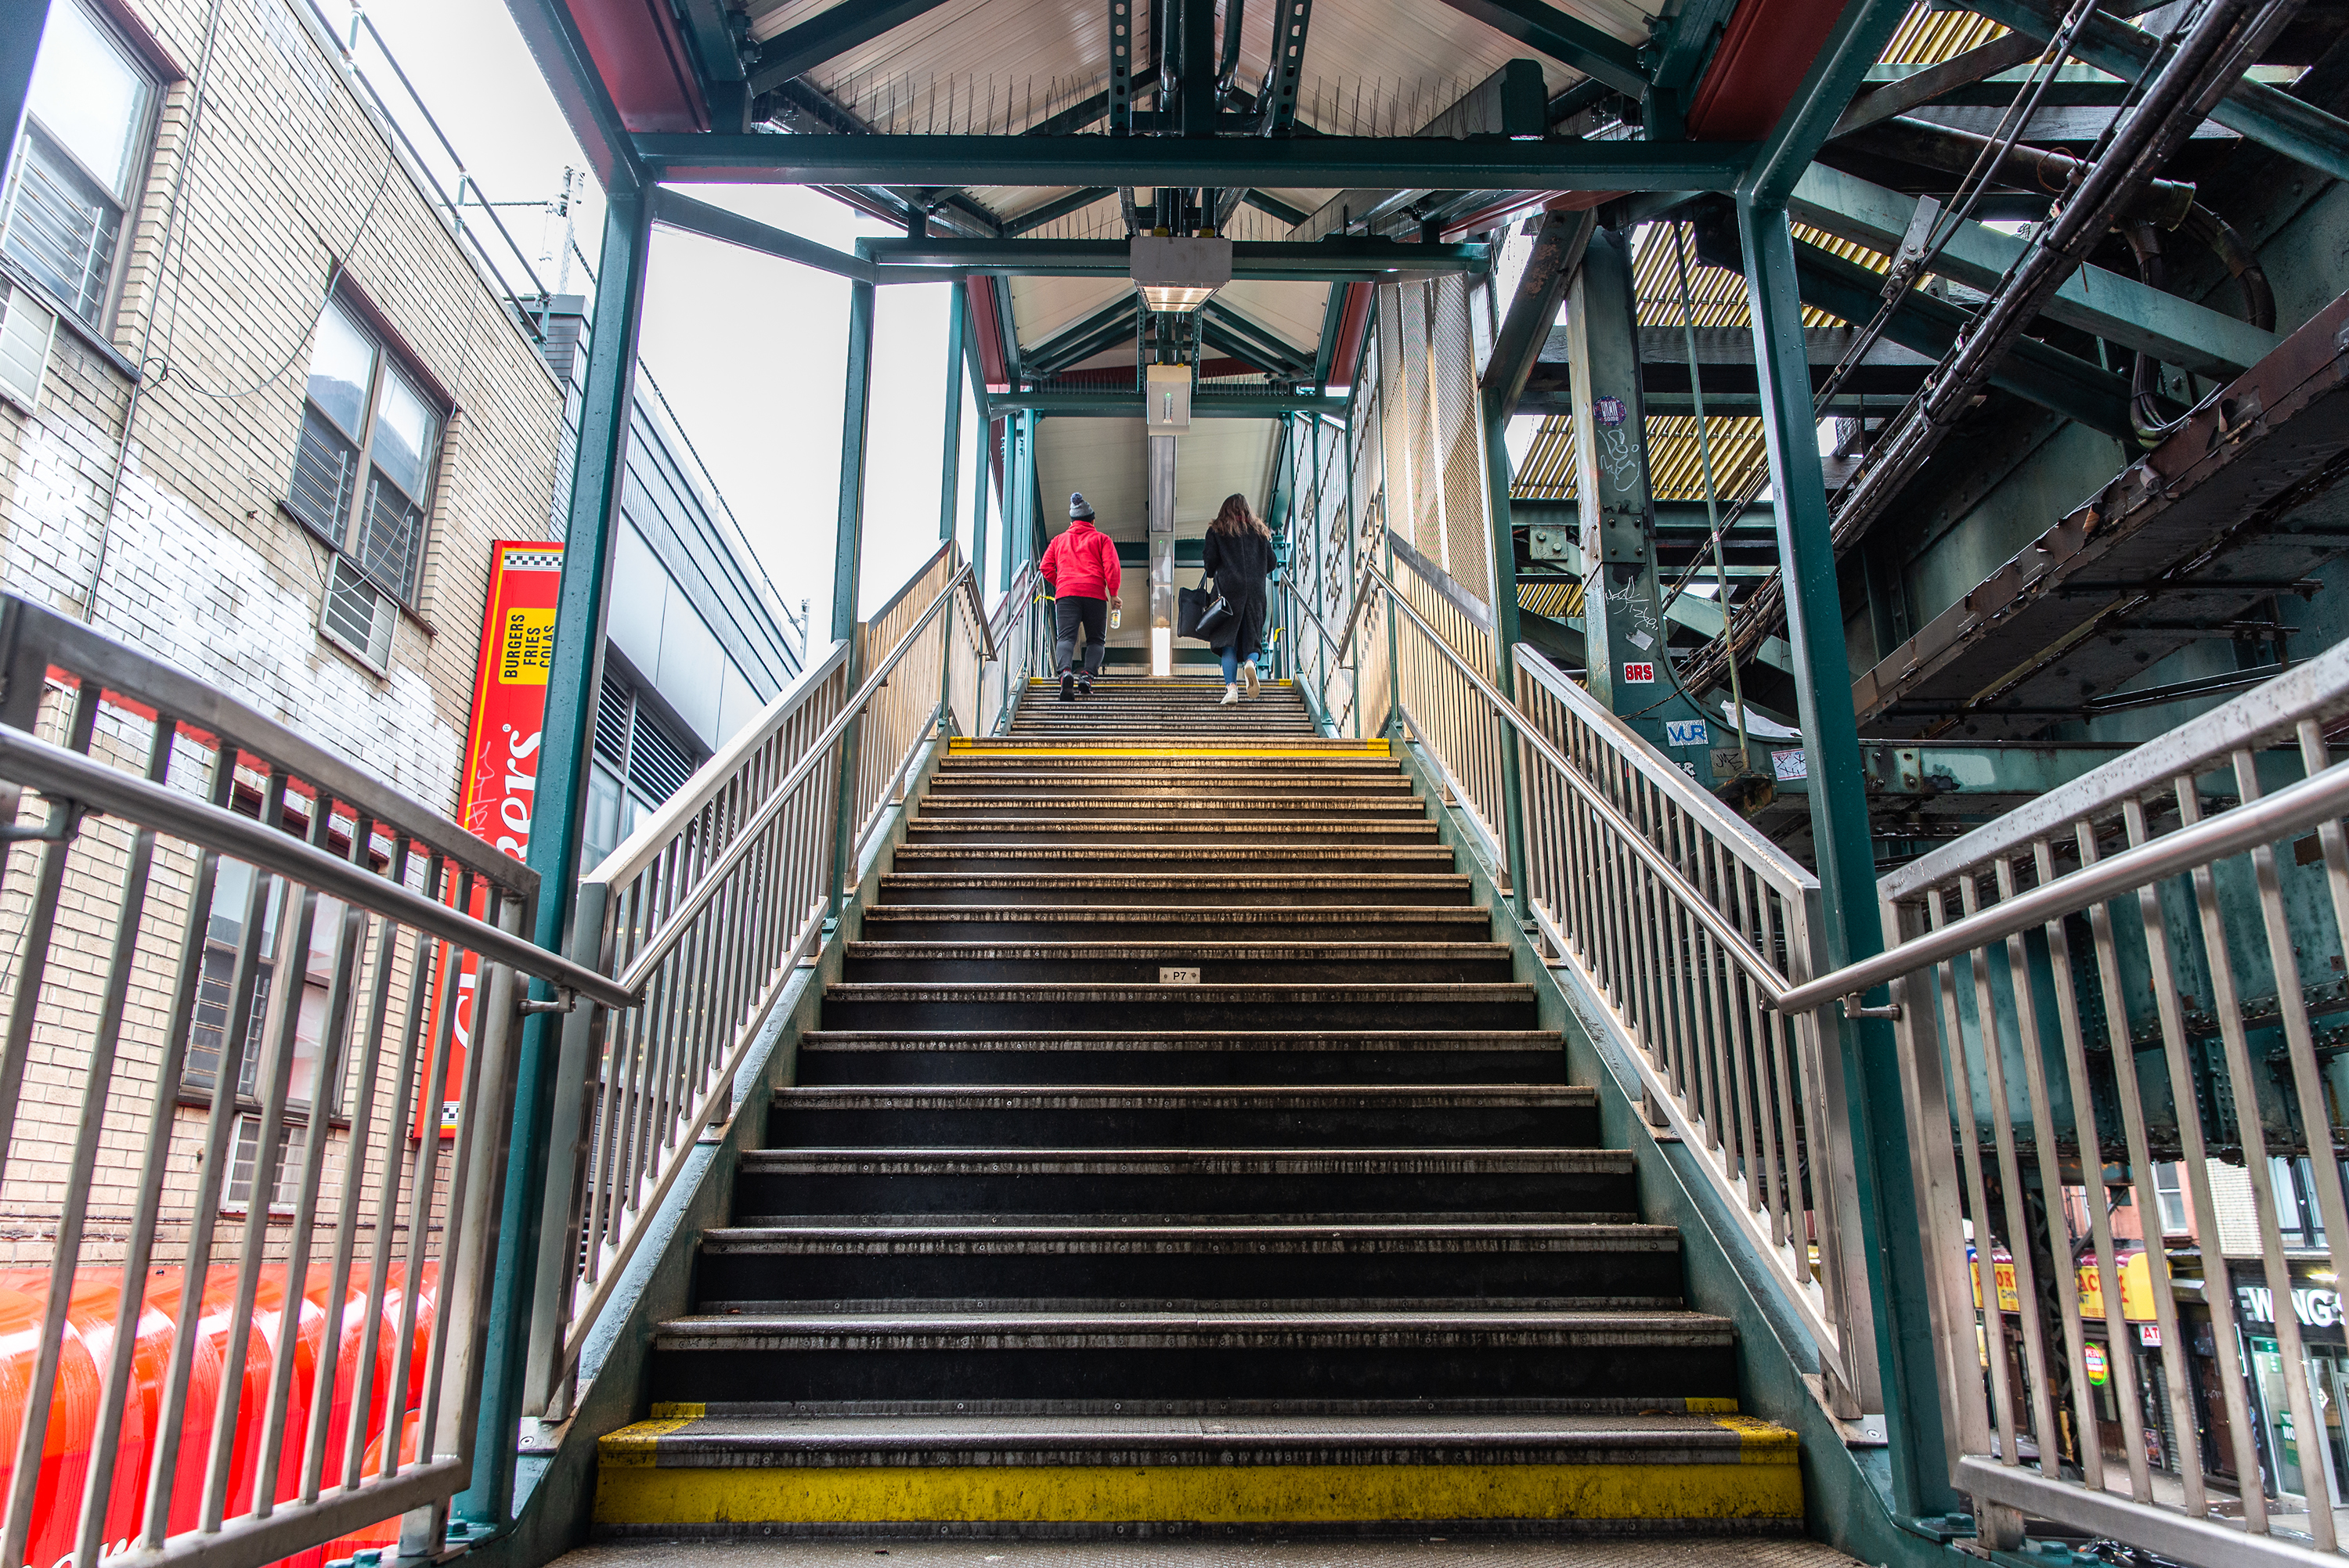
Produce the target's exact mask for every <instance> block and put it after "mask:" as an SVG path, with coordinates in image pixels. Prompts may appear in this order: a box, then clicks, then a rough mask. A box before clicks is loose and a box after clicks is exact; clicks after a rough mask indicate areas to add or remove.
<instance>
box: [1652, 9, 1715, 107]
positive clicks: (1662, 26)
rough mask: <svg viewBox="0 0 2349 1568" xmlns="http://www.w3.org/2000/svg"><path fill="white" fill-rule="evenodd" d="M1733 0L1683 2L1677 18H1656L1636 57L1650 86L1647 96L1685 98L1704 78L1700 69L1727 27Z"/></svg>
mask: <svg viewBox="0 0 2349 1568" xmlns="http://www.w3.org/2000/svg"><path fill="white" fill-rule="evenodd" d="M1736 8H1737V0H1686V3H1685V4H1684V5H1682V6H1681V8H1680V12H1679V14H1678V15H1674V16H1671V17H1669V18H1666V17H1658V18H1657V20H1656V22H1655V24H1654V28H1653V31H1652V33H1651V36H1650V38H1649V41H1648V46H1647V47H1646V48H1645V49H1642V50H1641V51H1640V57H1641V58H1642V59H1643V60H1646V61H1647V62H1648V65H1649V76H1650V77H1651V80H1652V81H1653V83H1654V87H1653V88H1652V89H1651V93H1650V97H1651V100H1652V99H1653V98H1658V97H1661V96H1664V95H1671V96H1673V97H1676V98H1687V97H1688V96H1689V95H1690V94H1692V92H1694V90H1695V88H1696V85H1697V83H1699V82H1701V81H1702V80H1703V79H1704V67H1706V65H1708V64H1709V63H1710V62H1711V61H1712V59H1713V50H1714V48H1715V47H1716V46H1719V44H1720V42H1721V34H1722V30H1723V28H1725V27H1727V26H1729V14H1730V13H1731V12H1732V11H1734V10H1735V9H1736Z"/></svg>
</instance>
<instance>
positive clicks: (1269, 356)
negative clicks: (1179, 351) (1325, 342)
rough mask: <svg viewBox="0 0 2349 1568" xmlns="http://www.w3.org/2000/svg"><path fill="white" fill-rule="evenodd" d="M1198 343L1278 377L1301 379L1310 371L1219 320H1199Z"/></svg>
mask: <svg viewBox="0 0 2349 1568" xmlns="http://www.w3.org/2000/svg"><path fill="white" fill-rule="evenodd" d="M1199 346H1201V347H1202V348H1203V349H1206V348H1212V349H1214V350H1215V351H1216V353H1218V354H1220V355H1222V356H1224V357H1225V358H1226V359H1237V360H1238V361H1239V362H1240V363H1241V364H1242V365H1246V366H1252V367H1253V368H1255V369H1257V370H1261V371H1262V372H1264V373H1265V374H1266V375H1267V376H1270V377H1276V378H1278V379H1281V380H1288V381H1301V380H1303V379H1304V378H1305V377H1308V376H1309V375H1311V374H1312V371H1311V369H1310V368H1309V367H1307V366H1298V365H1292V364H1290V363H1288V361H1287V360H1284V359H1283V358H1281V356H1278V355H1277V354H1275V353H1273V352H1272V351H1271V350H1270V349H1268V348H1266V347H1265V346H1262V345H1261V344H1259V343H1257V341H1256V340H1255V339H1254V338H1248V337H1242V336H1240V335H1238V334H1237V333H1235V332H1233V331H1232V330H1231V329H1230V328H1229V327H1227V326H1225V325H1222V324H1220V323H1218V322H1214V321H1202V322H1200V323H1199Z"/></svg>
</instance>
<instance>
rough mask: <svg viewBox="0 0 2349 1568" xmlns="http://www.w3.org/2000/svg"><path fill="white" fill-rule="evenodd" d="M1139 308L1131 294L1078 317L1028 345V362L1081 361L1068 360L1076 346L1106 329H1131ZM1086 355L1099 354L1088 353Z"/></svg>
mask: <svg viewBox="0 0 2349 1568" xmlns="http://www.w3.org/2000/svg"><path fill="white" fill-rule="evenodd" d="M1140 308H1141V301H1140V297H1139V296H1138V295H1136V294H1131V293H1128V294H1120V295H1118V297H1117V298H1115V299H1113V300H1112V301H1110V302H1109V304H1105V305H1103V306H1102V307H1101V309H1099V310H1097V311H1094V312H1092V314H1091V315H1083V316H1080V317H1078V318H1077V319H1076V320H1075V321H1072V322H1071V323H1070V324H1069V325H1066V326H1064V327H1062V328H1061V329H1060V330H1059V331H1058V332H1055V333H1054V334H1052V335H1051V336H1050V337H1048V338H1045V339H1044V340H1043V341H1042V342H1040V343H1032V344H1030V345H1029V346H1028V347H1027V349H1026V351H1025V352H1026V355H1027V358H1028V362H1029V363H1030V364H1031V365H1035V366H1050V365H1051V364H1053V363H1054V362H1056V361H1065V360H1068V359H1071V358H1072V357H1074V358H1081V357H1083V356H1081V355H1078V356H1071V354H1070V353H1069V350H1070V349H1071V347H1073V346H1077V345H1080V344H1083V343H1087V342H1090V341H1092V339H1093V338H1094V337H1096V336H1097V335H1100V334H1101V333H1102V331H1103V330H1104V329H1105V328H1108V327H1111V326H1117V325H1126V326H1131V325H1133V318H1134V313H1135V312H1136V311H1137V310H1138V309H1140ZM1086 352H1087V353H1094V352H1098V351H1097V350H1094V349H1088V350H1086ZM1045 374H1048V375H1049V374H1050V372H1049V371H1046V372H1045Z"/></svg>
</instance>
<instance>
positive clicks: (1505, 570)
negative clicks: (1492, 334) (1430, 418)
mask: <svg viewBox="0 0 2349 1568" xmlns="http://www.w3.org/2000/svg"><path fill="white" fill-rule="evenodd" d="M1586 215H1587V214H1586ZM1593 222H1596V220H1595V219H1594V220H1593ZM1577 228H1578V230H1579V232H1580V233H1581V235H1582V238H1583V240H1584V241H1585V242H1588V239H1589V235H1590V230H1589V227H1588V226H1587V225H1581V224H1578V225H1577ZM1575 249H1576V250H1577V252H1579V249H1580V247H1579V246H1577V247H1575ZM1535 254H1536V256H1537V258H1538V257H1539V255H1540V252H1539V250H1538V249H1537V251H1536V253H1535ZM1579 259H1580V257H1579V255H1577V258H1576V260H1577V261H1579ZM1532 266H1533V263H1527V269H1526V270H1527V271H1528V272H1530V271H1531V270H1532ZM1570 273H1571V267H1568V269H1566V270H1564V271H1561V272H1560V273H1559V274H1558V276H1557V279H1556V280H1555V281H1556V287H1555V288H1553V287H1552V286H1551V285H1550V284H1547V283H1544V284H1537V285H1535V286H1536V288H1537V289H1538V291H1539V292H1541V293H1544V294H1547V295H1548V297H1549V300H1550V315H1551V316H1552V317H1553V318H1555V317H1556V315H1557V301H1558V299H1559V298H1560V297H1562V296H1563V295H1564V294H1565V291H1566V284H1567V278H1568V275H1569V274H1570ZM1526 292H1527V291H1526V290H1524V289H1521V290H1520V291H1519V293H1518V294H1517V303H1519V304H1522V303H1523V302H1524V300H1525V298H1526ZM1516 314H1517V306H1516V304H1511V305H1510V307H1509V315H1510V318H1511V319H1512V320H1515V319H1516ZM1504 330H1506V327H1505V328H1504ZM1533 336H1534V338H1535V339H1536V340H1537V341H1538V340H1539V338H1540V337H1541V334H1538V333H1537V334H1534V335H1533ZM1499 359H1500V353H1499V350H1498V349H1497V348H1495V351H1494V359H1493V362H1494V363H1495V364H1496V365H1497V363H1498V362H1499ZM1524 384H1525V375H1524V372H1523V371H1522V370H1518V371H1516V372H1506V371H1505V372H1504V373H1503V375H1502V376H1501V377H1490V376H1488V377H1487V379H1486V381H1485V390H1484V391H1483V393H1482V394H1481V396H1482V397H1484V399H1485V493H1486V495H1487V497H1488V498H1489V499H1488V500H1487V503H1486V505H1485V516H1486V518H1487V520H1488V523H1489V526H1490V529H1491V534H1490V537H1489V538H1488V540H1487V541H1486V546H1485V547H1486V549H1487V550H1488V551H1489V552H1490V553H1491V557H1492V562H1493V671H1494V684H1495V686H1499V687H1500V688H1501V693H1502V695H1503V696H1506V697H1508V698H1509V699H1510V700H1511V701H1513V702H1514V701H1516V697H1517V643H1518V640H1519V638H1520V637H1521V636H1522V635H1523V628H1522V627H1521V626H1520V625H1519V624H1518V621H1517V550H1516V533H1515V532H1514V531H1513V530H1512V529H1511V527H1510V521H1509V477H1510V474H1511V471H1512V470H1511V468H1510V464H1509V445H1508V434H1509V409H1508V401H1507V399H1508V397H1509V395H1510V392H1512V391H1514V390H1515V388H1516V387H1522V386H1523V385H1524ZM1657 651H1658V652H1659V653H1660V654H1661V653H1663V652H1664V650H1662V649H1658V650H1657ZM1505 739H1506V741H1507V744H1506V745H1504V746H1503V747H1502V748H1501V820H1500V822H1499V824H1498V826H1499V828H1500V830H1501V843H1502V846H1503V851H1504V853H1505V854H1506V856H1507V858H1508V862H1509V863H1508V868H1507V869H1508V884H1509V885H1508V888H1507V892H1508V894H1509V904H1510V907H1511V908H1513V909H1514V910H1515V911H1516V917H1517V919H1518V920H1520V921H1523V920H1526V918H1527V917H1528V916H1530V915H1531V914H1532V913H1533V903H1532V902H1531V901H1532V897H1533V891H1532V890H1533V879H1532V878H1531V877H1530V876H1528V875H1527V874H1526V870H1527V867H1526V792H1525V778H1524V774H1523V772H1522V771H1521V768H1520V764H1519V762H1518V758H1517V754H1518V752H1519V751H1520V750H1521V749H1523V748H1520V747H1519V746H1518V745H1517V744H1516V738H1514V737H1505Z"/></svg>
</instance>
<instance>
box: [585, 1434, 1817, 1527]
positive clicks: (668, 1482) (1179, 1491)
mask: <svg viewBox="0 0 2349 1568" xmlns="http://www.w3.org/2000/svg"><path fill="white" fill-rule="evenodd" d="M1788 1436H1789V1437H1790V1438H1791V1436H1792V1434H1791V1433H1790V1434H1788ZM608 1440H609V1439H606V1441H607V1442H608ZM1460 1519H1522V1520H1552V1521H1576V1520H1587V1521H1601V1520H1604V1521H1626V1522H1632V1521H1666V1520H1671V1521H1691V1522H1742V1523H1745V1524H1747V1525H1749V1526H1750V1525H1754V1524H1783V1525H1786V1526H1789V1527H1796V1526H1799V1525H1800V1524H1801V1522H1802V1520H1803V1477H1802V1470H1801V1468H1800V1467H1799V1466H1798V1465H1797V1464H1796V1463H1795V1460H1794V1455H1793V1449H1792V1448H1791V1447H1789V1448H1788V1449H1787V1450H1786V1452H1785V1458H1783V1459H1774V1460H1771V1461H1769V1462H1763V1463H1756V1462H1751V1461H1749V1462H1744V1463H1737V1464H1721V1463H1701V1464H1595V1465H1572V1464H1523V1465H1506V1464H1462V1465H1452V1464H1431V1465H1286V1464H1284V1465H1148V1466H1139V1467H1134V1466H1112V1465H1065V1466H1063V1465H1053V1466H1029V1465H1017V1466H1015V1465H1004V1466H986V1465H972V1466H938V1467H908V1466H895V1465H883V1466H872V1467H837V1468H835V1467H829V1466H824V1467H807V1468H789V1469H785V1468H761V1469H736V1468H731V1467H726V1468H718V1467H712V1468H706V1469H705V1468H694V1469H682V1468H680V1469H674V1470H670V1469H659V1468H655V1467H650V1466H640V1465H639V1466H622V1465H615V1464H612V1463H610V1462H608V1461H607V1462H606V1463H605V1465H604V1466H603V1468H602V1471H601V1474H600V1475H599V1477H598V1480H597V1483H596V1488H595V1522H597V1523H598V1524H607V1525H631V1526H645V1525H652V1526H660V1525H708V1524H748V1523H762V1522H771V1523H777V1524H802V1523H805V1524H845V1523H858V1524H863V1523H888V1522H923V1523H941V1522H957V1521H987V1522H1004V1523H1047V1522H1083V1523H1143V1522H1154V1521H1171V1520H1183V1521H1190V1522H1202V1523H1214V1524H1307V1523H1334V1522H1349V1521H1368V1520H1460Z"/></svg>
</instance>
